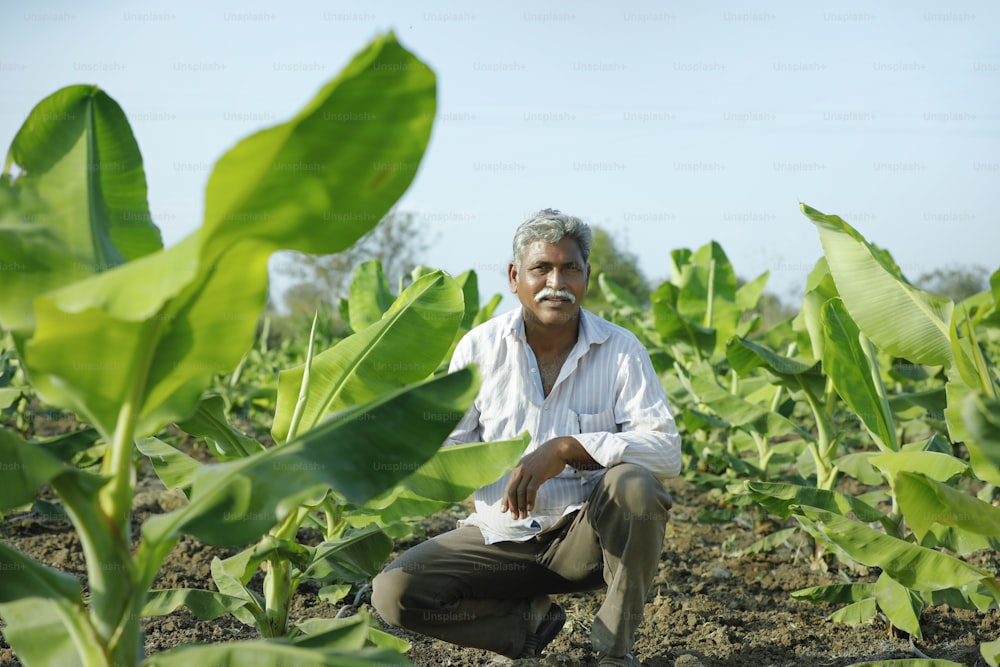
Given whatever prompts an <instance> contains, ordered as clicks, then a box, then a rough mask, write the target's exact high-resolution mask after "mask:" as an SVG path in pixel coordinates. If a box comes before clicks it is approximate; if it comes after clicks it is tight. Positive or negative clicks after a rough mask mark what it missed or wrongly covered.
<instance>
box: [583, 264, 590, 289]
mask: <svg viewBox="0 0 1000 667" xmlns="http://www.w3.org/2000/svg"><path fill="white" fill-rule="evenodd" d="M583 293H584V294H589V293H590V262H587V283H586V284H585V285H584V287H583Z"/></svg>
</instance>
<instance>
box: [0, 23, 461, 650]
mask: <svg viewBox="0 0 1000 667" xmlns="http://www.w3.org/2000/svg"><path fill="white" fill-rule="evenodd" d="M434 112H435V78H434V75H433V73H432V71H431V70H430V69H429V68H428V67H427V66H426V65H424V64H423V63H421V62H420V61H419V60H417V59H416V58H415V57H414V56H413V55H412V54H410V53H409V52H408V51H407V50H406V49H404V48H403V47H402V46H401V45H400V44H399V43H398V42H397V40H396V39H395V37H394V36H393V35H391V34H387V35H382V36H379V37H377V38H376V39H375V40H374V41H373V42H372V43H371V44H369V45H368V46H367V47H366V48H364V49H363V50H362V51H361V52H360V53H358V54H357V56H355V57H354V58H353V59H352V60H351V62H350V63H349V64H348V65H347V66H346V67H345V68H344V70H343V71H342V72H341V73H340V74H339V75H338V76H336V77H335V78H334V79H332V80H331V81H329V82H328V83H327V84H326V85H325V86H323V88H322V89H321V90H320V91H319V93H318V94H317V95H316V96H315V97H314V98H313V100H311V101H310V102H309V103H308V104H307V105H306V106H305V107H304V108H303V109H302V110H301V111H300V112H299V113H298V114H296V115H295V116H294V117H293V118H292V119H291V120H289V121H287V122H285V123H281V124H278V125H275V126H273V127H271V128H268V129H265V130H263V131H261V132H258V133H256V134H254V135H252V136H250V137H248V138H247V139H244V140H243V141H241V142H239V143H237V144H236V145H235V146H234V147H233V148H232V149H230V150H229V151H228V152H227V153H226V154H225V155H223V156H222V158H220V160H219V161H218V162H217V163H216V165H215V167H214V169H213V170H212V172H211V175H210V177H209V179H208V184H207V187H206V192H205V220H204V224H203V225H202V227H201V228H200V229H199V230H198V231H196V232H194V233H192V234H191V235H190V236H188V237H187V238H185V239H184V240H182V241H181V242H179V243H178V244H177V245H175V246H173V247H171V248H168V249H165V250H164V249H162V248H161V242H160V236H159V232H158V230H157V229H156V227H155V225H154V224H153V222H152V219H151V217H150V215H149V209H148V204H147V203H146V184H145V176H144V171H143V167H142V160H141V155H140V153H139V150H138V146H137V144H136V142H135V139H134V136H133V135H132V132H131V129H130V128H129V125H128V121H127V119H126V117H125V114H124V112H123V111H122V110H121V108H120V107H119V106H118V105H117V103H115V102H114V100H113V99H112V98H111V97H109V96H108V95H107V94H106V93H104V92H103V91H101V90H100V89H98V88H96V87H94V86H70V87H68V88H64V89H62V90H60V91H57V92H56V93H54V94H53V95H51V96H50V97H48V98H46V99H44V100H42V101H41V102H40V103H39V104H38V105H37V106H36V107H35V108H34V109H33V110H32V111H31V113H30V114H29V115H28V116H27V118H26V120H25V123H24V125H23V127H22V128H21V130H20V131H19V132H18V134H17V135H16V136H15V138H14V141H13V143H12V146H11V149H10V151H9V153H8V156H7V160H6V163H5V169H4V174H3V175H2V176H0V261H2V262H3V263H5V264H11V265H16V266H18V267H23V270H21V271H16V272H13V274H12V275H11V276H10V279H9V280H8V279H7V278H5V286H4V290H2V292H0V325H2V326H3V327H4V328H5V329H7V330H9V331H10V332H11V334H12V337H13V339H14V343H15V346H16V349H17V352H18V356H19V359H20V360H21V362H22V364H23V366H22V367H23V369H24V372H25V375H26V377H27V379H28V380H29V382H30V383H31V385H32V387H33V389H34V390H35V391H36V392H37V393H38V395H39V396H40V397H41V398H42V399H43V400H45V401H46V402H47V403H48V404H50V405H55V406H58V407H61V408H65V409H71V410H73V411H75V412H76V413H77V415H78V416H79V417H80V418H81V419H82V420H84V421H86V422H88V423H90V424H92V425H93V426H94V428H95V429H96V430H97V432H98V433H99V435H100V437H101V438H102V440H103V441H104V443H105V446H106V453H105V455H104V457H103V460H102V463H101V466H100V470H99V472H98V473H96V474H95V473H92V472H89V471H86V470H82V469H79V468H77V467H75V466H72V465H70V464H68V463H67V459H66V458H65V457H64V456H61V455H60V453H53V452H50V451H47V450H46V449H44V448H41V447H38V446H35V445H33V444H31V443H26V442H24V441H22V440H21V439H20V438H19V437H17V436H16V435H15V434H12V433H10V432H6V431H5V432H2V434H0V457H2V459H3V460H4V461H5V462H9V464H7V465H5V466H3V468H2V470H0V511H4V510H6V509H8V508H11V507H20V506H22V505H23V504H24V503H26V502H30V500H31V499H32V498H33V497H34V495H35V493H36V491H37V490H38V489H39V488H40V487H41V486H43V485H48V486H49V487H51V488H52V489H53V491H54V492H55V493H56V494H57V495H58V497H59V499H60V501H61V503H62V506H63V508H64V509H65V511H66V513H67V514H68V516H69V517H70V519H71V520H72V522H73V524H74V526H75V527H76V530H77V533H78V534H79V536H80V540H81V544H82V546H83V551H84V555H85V558H86V561H87V581H88V589H89V595H88V596H87V597H86V598H85V597H84V596H83V593H82V590H81V587H80V582H78V581H77V580H76V579H75V578H73V577H71V576H69V575H67V574H65V573H61V572H58V571H56V570H53V569H51V568H48V567H45V566H43V565H41V564H40V563H38V562H36V561H34V560H32V559H30V558H28V557H27V556H25V555H23V554H21V553H20V552H18V551H16V550H14V549H12V548H11V547H9V546H6V545H0V564H2V566H3V569H4V570H6V571H16V572H17V573H18V576H16V577H4V578H3V579H2V580H0V616H2V618H3V620H4V622H5V627H4V636H5V638H6V639H7V641H8V642H9V643H10V644H11V646H12V647H13V648H14V650H15V651H16V653H17V655H18V657H19V659H20V660H21V662H22V663H23V664H25V665H29V666H31V665H42V666H45V665H84V666H86V667H91V666H93V667H97V666H100V667H110V666H111V665H116V666H117V665H134V664H138V663H140V662H142V661H143V657H144V656H143V653H144V650H143V641H142V631H141V625H140V622H139V619H140V616H141V611H142V608H143V606H144V604H145V601H146V591H147V590H148V589H149V587H150V585H151V583H152V581H153V579H154V577H155V576H156V573H157V570H158V569H159V566H160V564H161V563H162V561H163V558H164V557H165V556H166V555H167V553H168V552H169V551H170V550H171V548H172V547H173V545H174V544H175V543H176V542H177V540H178V539H179V538H180V536H181V535H184V534H187V535H192V536H194V537H195V538H197V539H199V540H201V541H203V542H205V543H207V544H212V545H219V546H234V545H242V544H247V543H250V542H253V541H254V540H258V539H260V538H261V536H262V535H264V534H265V533H267V532H268V531H269V530H270V529H271V528H272V527H273V526H275V525H280V524H282V523H283V522H284V521H286V520H287V519H288V517H289V516H293V515H294V512H295V511H296V508H298V507H300V506H302V505H303V504H304V503H306V502H307V501H308V500H309V499H312V498H315V497H317V495H319V494H321V493H323V492H324V491H325V490H326V489H333V490H334V491H335V492H336V493H338V494H341V495H342V496H343V497H344V498H345V499H347V500H348V501H350V502H353V503H358V504H363V503H364V502H366V501H367V500H368V499H370V498H373V497H375V496H377V495H378V494H380V493H382V492H384V491H385V490H386V489H387V488H390V487H392V486H393V485H395V484H397V483H398V482H400V481H401V480H402V479H404V478H405V477H407V476H408V475H409V474H410V473H411V472H412V470H413V467H415V466H419V465H421V464H422V463H424V462H425V461H427V460H428V459H430V458H431V457H432V456H433V454H434V452H435V451H436V450H437V449H438V448H439V446H440V443H441V442H442V440H443V439H444V438H445V437H446V436H447V434H448V432H449V431H450V430H451V428H452V426H453V425H454V423H455V422H456V421H457V418H458V415H461V414H462V413H463V412H464V410H465V409H466V408H467V407H468V405H469V404H470V403H471V400H472V398H473V397H474V395H475V393H476V390H477V387H478V379H477V376H476V373H475V371H474V370H472V369H468V370H463V371H460V372H458V373H454V374H451V375H445V376H439V377H434V378H432V379H429V380H424V381H422V382H415V383H413V384H411V385H409V386H407V387H405V388H403V389H400V390H397V391H394V392H389V393H387V394H383V395H380V396H378V397H375V398H373V399H371V400H369V401H367V402H364V403H361V404H357V405H353V406H351V407H349V408H347V409H345V410H342V411H341V412H339V413H337V414H335V415H332V416H331V417H330V418H329V419H327V420H326V421H323V422H322V423H321V424H318V425H316V426H315V427H313V428H310V429H302V430H300V431H298V432H297V434H296V435H294V437H291V438H289V439H288V440H287V441H286V442H284V443H283V444H282V446H281V447H275V448H270V449H267V450H265V451H257V452H254V453H252V454H251V455H249V456H246V457H241V458H237V459H234V460H230V461H226V462H222V463H217V464H211V465H205V466H203V467H201V468H199V469H198V470H197V471H196V472H195V473H194V476H193V478H192V480H191V483H190V491H189V502H188V504H187V505H185V506H183V507H181V508H179V509H177V510H175V511H173V512H170V513H167V514H163V515H159V516H156V517H153V518H151V519H149V520H147V521H146V522H145V523H144V524H143V525H142V527H141V533H142V541H141V543H140V545H139V546H138V548H135V547H134V545H133V544H132V538H131V501H132V495H133V490H134V478H133V467H132V460H133V454H134V451H135V449H134V442H135V440H137V439H139V438H144V437H147V436H151V435H153V434H155V433H157V432H158V431H159V430H160V428H161V427H163V426H164V425H165V424H167V423H169V422H171V421H178V420H185V419H188V418H189V417H190V416H191V415H192V414H193V413H194V412H195V410H196V407H197V405H198V402H199V400H200V397H201V395H202V392H203V390H204V389H205V387H207V386H208V385H209V383H210V382H211V379H212V377H213V376H215V375H217V374H219V373H228V372H230V371H232V369H233V368H234V367H235V366H236V364H237V363H238V362H239V359H240V358H241V356H242V355H243V354H244V352H245V350H246V349H247V348H248V347H249V346H250V345H251V344H252V343H253V340H254V333H255V328H256V325H257V321H258V319H259V316H260V314H261V312H262V310H263V308H264V306H265V303H266V297H267V261H268V258H269V257H270V255H271V254H272V253H273V252H275V251H276V250H279V249H293V250H297V251H300V252H308V253H333V252H338V251H341V250H343V249H344V248H347V247H349V246H350V245H351V244H352V243H354V242H355V241H356V240H357V239H358V238H360V237H361V236H362V235H363V234H364V233H365V232H366V231H367V230H368V228H369V227H370V226H371V224H370V221H372V220H378V219H380V218H381V217H382V216H383V215H384V214H385V213H386V212H387V211H388V210H389V208H390V207H391V206H392V205H393V204H394V203H395V201H396V200H397V199H398V198H399V197H400V196H401V195H402V193H403V192H404V191H405V190H406V188H407V187H408V186H409V184H410V181H411V180H412V177H413V172H412V171H411V170H403V171H400V170H393V169H389V168H387V167H385V165H392V164H399V163H406V164H415V163H417V162H418V161H419V160H420V158H421V156H422V154H423V152H424V150H425V148H426V145H427V142H428V140H429V136H430V130H431V125H432V122H433V117H434ZM358 117H364V118H369V119H370V120H369V121H367V122H360V123H359V122H341V120H340V119H345V118H350V119H356V118H358ZM303 164H310V165H321V166H322V167H323V168H321V169H310V170H303V169H301V168H300V167H301V166H302V165H303ZM330 210H335V211H337V213H338V215H337V216H330V215H329V212H330ZM330 219H336V220H341V221H345V220H346V221H348V222H339V223H337V224H331V223H329V220H330ZM426 415H437V416H439V417H438V418H437V419H428V418H427V417H426ZM442 415H446V416H442ZM374 442H377V443H379V446H378V448H375V447H372V443H374ZM385 460H393V461H397V462H399V465H398V466H394V467H389V468H388V469H385V468H380V467H378V466H377V465H376V464H377V463H379V462H381V461H385ZM358 634H359V633H357V632H354V631H352V630H351V629H350V628H333V629H321V630H320V631H318V632H315V633H313V634H310V635H307V636H305V637H304V638H301V639H300V640H299V641H292V640H287V639H281V640H271V641H268V642H256V643H240V642H238V643H234V644H233V645H231V646H212V647H184V648H183V649H180V650H177V651H176V652H168V653H165V654H161V655H158V656H153V657H151V658H149V659H147V660H146V661H145V662H146V663H147V664H157V665H173V664H181V663H182V662H183V664H192V663H197V664H207V663H208V662H213V663H220V664H221V663H222V662H228V663H231V664H243V663H246V664H249V663H250V662H253V664H260V665H265V664H267V665H277V664H289V663H290V662H294V663H296V664H317V665H319V664H323V665H345V664H366V662H365V661H369V662H371V661H374V662H378V663H380V664H406V661H405V659H403V658H402V657H401V656H400V655H399V654H398V653H397V652H396V651H393V650H391V649H382V648H375V647H372V648H363V646H364V643H361V644H359V642H358V640H357V635H358ZM365 637H367V632H366V631H365ZM364 641H365V642H366V641H367V640H364ZM345 651H346V652H347V653H349V654H350V655H347V654H345Z"/></svg>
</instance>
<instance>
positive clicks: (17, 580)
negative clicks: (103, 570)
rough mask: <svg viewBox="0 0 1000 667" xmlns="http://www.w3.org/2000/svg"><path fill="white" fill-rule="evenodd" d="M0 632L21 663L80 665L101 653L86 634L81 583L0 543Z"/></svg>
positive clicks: (89, 634)
mask: <svg viewBox="0 0 1000 667" xmlns="http://www.w3.org/2000/svg"><path fill="white" fill-rule="evenodd" d="M0 570H2V571H3V572H4V576H3V577H0V617H2V618H3V620H4V622H5V623H6V625H5V627H4V629H3V634H4V638H5V639H6V640H7V642H8V643H9V644H10V645H11V647H13V649H14V650H15V651H16V652H17V655H18V657H19V658H20V659H21V662H22V663H23V664H26V665H32V664H39V665H81V667H82V665H83V660H85V659H87V658H88V657H89V658H90V659H95V658H96V657H98V656H100V655H101V648H100V647H99V646H98V643H97V639H96V637H94V636H93V633H92V631H90V630H89V623H88V622H87V612H86V609H84V607H83V604H82V602H81V591H80V582H79V581H77V579H76V577H73V576H71V575H69V574H66V573H64V572H59V571H57V570H54V569H52V568H49V567H46V566H44V565H42V564H41V563H39V562H37V561H35V560H33V559H31V558H29V557H28V556H25V555H24V554H22V553H21V552H19V551H16V550H14V549H12V548H10V547H9V546H7V545H6V544H4V543H3V542H2V541H0Z"/></svg>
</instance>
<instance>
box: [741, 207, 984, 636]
mask: <svg viewBox="0 0 1000 667" xmlns="http://www.w3.org/2000/svg"><path fill="white" fill-rule="evenodd" d="M803 212H804V213H805V214H806V216H807V217H808V218H809V219H810V220H811V221H812V222H814V223H815V224H816V225H817V228H818V229H819V233H820V238H821V241H822V243H823V247H824V251H825V257H824V260H825V264H826V265H827V266H828V271H829V280H828V279H827V278H826V277H825V276H824V277H823V279H822V280H820V281H817V282H816V283H815V287H816V290H815V292H810V293H809V294H807V298H806V305H804V307H803V314H802V316H801V317H802V322H803V323H804V327H803V328H804V329H805V330H806V331H807V332H808V337H809V340H810V341H811V344H812V349H813V350H814V352H815V353H816V354H817V355H818V356H819V357H821V359H822V362H823V369H824V372H826V373H827V374H828V375H829V378H830V383H831V385H832V386H833V387H834V388H835V390H836V392H837V394H838V395H839V396H840V398H841V399H842V400H843V401H844V402H845V404H847V405H848V406H849V407H850V408H851V409H852V410H853V411H854V412H855V413H856V414H857V415H858V419H859V421H860V423H862V424H863V426H864V427H865V429H866V431H867V433H868V434H869V435H870V438H871V440H872V442H874V444H875V445H876V448H877V450H878V451H876V452H870V451H868V452H863V453H860V454H857V455H850V456H845V457H842V458H841V459H839V460H838V461H837V465H838V466H842V467H844V468H845V469H849V470H850V471H851V472H852V473H853V474H854V475H855V476H858V477H859V479H862V480H864V479H865V476H866V475H867V474H868V473H869V472H872V471H873V470H877V471H878V474H879V475H880V476H881V480H878V481H884V482H885V483H886V485H887V486H888V489H889V493H888V498H889V499H890V500H891V509H890V511H889V512H888V514H885V513H883V512H881V511H879V510H877V509H876V508H875V507H874V506H873V505H871V504H869V503H868V502H866V500H868V499H866V500H862V499H861V498H854V497H850V496H846V495H844V494H839V493H837V492H835V491H833V490H832V487H831V489H829V490H826V491H823V492H822V493H817V492H816V491H815V490H807V489H804V488H796V487H793V486H779V485H762V484H758V483H748V484H747V485H746V488H747V490H748V492H749V493H750V494H751V495H752V496H753V497H754V498H755V499H756V500H757V501H758V502H761V503H762V504H764V505H765V506H766V507H768V508H769V509H771V510H772V511H775V512H776V513H778V514H780V515H782V516H786V517H787V516H791V515H794V516H795V517H796V518H797V519H799V521H800V522H801V523H802V524H803V525H804V526H805V527H806V529H807V530H808V531H809V532H810V534H812V535H813V536H814V537H815V538H816V539H817V541H819V542H821V543H823V544H824V545H825V546H827V547H828V548H829V549H830V550H831V551H833V552H835V553H837V554H838V555H839V556H840V557H841V558H842V559H843V560H844V561H845V562H856V563H862V564H864V565H868V566H874V567H879V568H881V571H882V572H881V575H880V576H879V579H878V581H877V582H876V583H874V584H867V583H854V584H837V585H832V586H822V587H817V588H813V589H807V590H805V591H800V592H798V593H796V596H798V597H802V598H803V599H808V600H810V601H815V602H819V601H824V602H841V603H848V604H847V606H846V607H843V608H842V609H840V610H838V611H837V612H835V613H834V615H833V616H832V618H834V619H836V620H840V621H844V622H852V623H853V622H860V621H862V620H867V619H868V618H871V617H872V616H874V615H875V614H876V613H879V612H881V613H883V614H884V615H885V616H886V617H887V618H888V619H889V621H890V622H891V623H892V624H893V625H895V626H897V627H899V628H901V629H903V630H905V631H906V632H908V633H910V634H911V635H913V636H916V637H920V636H921V629H920V622H919V619H920V614H921V611H922V610H923V609H924V608H925V607H926V606H927V605H930V604H939V603H943V602H948V603H949V604H951V605H952V606H960V607H970V608H977V609H987V608H993V607H995V606H996V605H997V603H998V601H1000V583H998V581H997V579H996V577H995V576H994V575H993V574H992V573H990V572H988V571H986V570H983V569H981V568H978V567H975V566H972V565H970V564H968V563H966V562H964V561H963V560H961V559H960V558H958V557H955V556H952V555H950V554H952V553H953V554H956V555H957V556H961V555H963V554H968V553H970V552H971V551H973V550H976V549H982V548H994V549H995V548H996V547H997V540H996V534H997V533H996V528H997V526H998V525H1000V523H998V521H1000V514H998V513H997V511H996V508H994V507H992V506H991V505H989V504H988V503H986V502H983V501H982V500H980V499H977V498H975V497H972V496H970V495H969V494H967V493H965V492H963V491H961V490H960V489H959V487H958V486H957V484H958V482H959V481H960V480H963V479H967V478H968V476H969V475H973V474H974V475H978V476H979V477H980V478H981V479H985V480H987V481H991V480H993V479H995V478H996V474H997V472H996V470H997V469H996V463H995V462H992V461H990V460H989V458H988V457H987V456H986V455H985V454H979V455H978V456H977V453H979V452H980V450H979V445H978V443H979V442H985V443H988V442H989V441H990V438H989V435H988V433H989V429H988V427H984V424H989V423H990V416H989V415H991V414H992V412H991V410H990V409H989V408H986V407H983V406H986V405H989V403H988V401H990V400H993V397H995V395H996V393H995V392H996V380H995V378H994V376H993V375H992V373H991V368H992V365H991V363H990V361H989V359H988V358H987V357H986V356H985V355H984V354H983V351H982V349H981V348H980V346H979V345H978V344H976V340H975V336H976V334H975V327H974V326H971V325H970V322H971V320H970V318H968V317H966V318H965V321H964V325H965V326H963V325H962V323H960V321H959V320H958V319H957V315H956V312H955V309H954V305H953V304H952V303H951V302H950V301H949V300H947V299H944V298H943V297H939V296H936V295H933V294H928V293H926V292H923V291H922V290H919V289H918V288H916V287H914V286H913V285H911V284H909V282H908V281H906V279H905V277H904V276H903V275H902V273H901V272H900V271H899V269H898V267H897V266H896V264H895V262H894V261H893V260H892V258H891V256H890V255H889V254H888V253H887V252H885V251H883V250H880V249H878V248H875V247H874V246H872V245H871V244H869V243H868V242H867V241H866V240H865V239H864V237H863V236H862V235H861V234H860V233H859V232H857V230H855V229H853V228H852V227H851V226H850V225H848V224H847V223H846V222H844V221H843V220H841V219H840V218H839V217H837V216H826V215H823V214H821V213H819V212H818V211H815V210H814V209H811V208H809V207H807V206H804V205H803ZM977 303H978V305H979V307H980V312H979V313H978V315H979V316H980V319H985V314H986V313H989V312H991V304H990V303H989V302H988V300H987V299H984V298H980V299H978V301H977ZM817 315H819V317H818V318H817ZM960 329H964V331H962V334H964V335H960V333H959V332H960ZM820 332H822V336H820V335H819V334H820ZM876 346H878V348H882V349H883V350H885V351H886V352H888V353H890V354H892V355H894V356H896V357H899V358H904V359H907V360H911V361H914V362H917V363H920V364H926V365H928V366H936V367H940V368H942V369H943V370H944V372H945V373H946V374H947V375H948V378H949V384H948V388H949V391H947V397H948V402H949V405H948V408H947V409H946V410H945V413H946V421H947V426H948V430H949V433H950V434H951V436H952V438H953V439H954V438H955V437H956V434H959V433H960V434H962V436H963V439H964V440H965V442H966V445H967V446H968V447H969V450H970V452H973V457H972V458H971V460H970V461H969V462H966V461H963V460H961V459H959V458H956V457H955V456H953V455H952V451H951V446H950V444H949V443H947V442H946V441H943V439H942V438H941V437H940V436H939V435H937V434H935V435H932V436H930V437H929V438H927V439H925V440H922V441H914V442H909V443H904V442H902V441H901V440H900V439H899V436H898V430H897V428H896V427H895V424H894V412H893V406H892V401H891V400H890V397H889V396H888V392H887V390H886V388H885V386H884V384H883V382H882V378H883V377H884V375H883V373H882V372H881V371H880V368H879V362H878V354H877V350H876ZM984 395H985V396H988V397H990V398H988V399H986V401H982V400H981V401H980V402H978V403H977V397H978V396H984ZM956 397H963V398H964V400H965V402H964V403H963V404H962V405H958V406H955V405H952V401H953V399H955V398H956ZM963 411H964V412H963ZM949 412H950V414H951V415H952V416H947V415H948V414H949ZM956 414H960V415H963V418H964V420H963V421H962V422H958V421H956V419H955V418H954V415H956ZM984 433H985V434H987V435H983V434H984ZM966 436H968V437H966ZM868 481H871V480H868ZM873 522H878V524H879V526H878V527H877V529H876V528H872V527H871V526H870V525H868V524H870V523H873ZM941 548H944V549H947V553H946V552H943V551H941V550H940V549H941ZM985 650H992V649H984V651H985ZM985 654H986V653H985V652H984V655H985Z"/></svg>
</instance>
